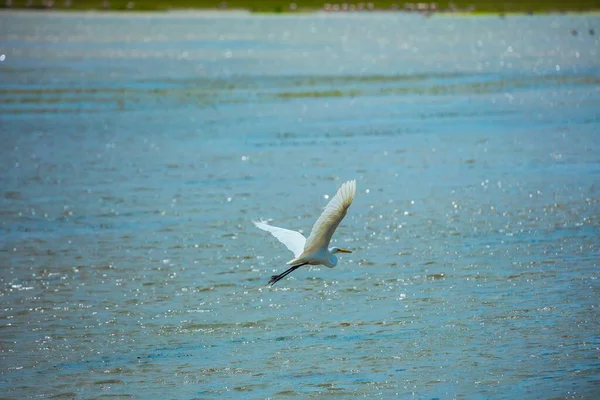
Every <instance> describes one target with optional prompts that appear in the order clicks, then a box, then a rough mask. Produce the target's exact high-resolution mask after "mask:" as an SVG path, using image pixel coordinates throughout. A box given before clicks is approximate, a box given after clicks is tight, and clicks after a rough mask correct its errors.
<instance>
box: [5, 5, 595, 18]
mask: <svg viewBox="0 0 600 400" xmlns="http://www.w3.org/2000/svg"><path fill="white" fill-rule="evenodd" d="M11 12H25V13H36V12H37V13H48V14H55V13H56V14H58V13H64V14H75V13H97V14H107V15H108V14H119V15H135V14H168V13H172V14H185V13H194V14H207V15H209V14H212V15H214V14H216V15H228V14H229V15H235V14H243V15H282V16H284V15H285V16H291V15H315V14H321V15H340V16H341V15H363V16H366V15H393V14H397V15H414V16H418V15H422V16H423V17H434V16H436V17H486V16H494V17H498V16H500V17H511V16H524V15H528V16H541V15H581V16H600V9H598V10H595V9H594V10H585V11H581V10H571V11H562V10H561V11H538V12H533V13H531V12H519V11H509V12H498V11H483V10H477V11H473V12H468V11H437V12H431V13H419V12H407V11H404V10H383V9H381V10H378V9H375V10H373V11H369V12H351V11H337V12H335V11H334V12H331V11H325V10H323V9H303V10H299V11H267V10H258V11H256V10H251V9H247V8H228V9H219V8H200V7H198V8H167V9H131V10H123V9H102V8H51V9H47V8H6V7H0V13H11Z"/></svg>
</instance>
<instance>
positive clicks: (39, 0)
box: [0, 0, 600, 13]
mask: <svg viewBox="0 0 600 400" xmlns="http://www.w3.org/2000/svg"><path fill="white" fill-rule="evenodd" d="M325 4H330V5H332V8H334V10H335V11H338V10H347V11H356V10H360V9H364V10H365V11H364V12H368V10H369V9H375V10H405V9H406V8H408V9H414V10H415V12H416V10H417V8H418V7H417V5H418V4H421V5H422V7H421V11H423V12H424V11H428V10H430V9H431V8H432V7H431V4H435V8H434V10H435V11H436V12H440V11H442V12H445V11H468V12H475V13H547V12H568V11H574V12H583V11H597V10H600V0H569V1H567V0H562V1H547V0H523V1H518V0H504V1H502V0H501V1H494V0H470V1H469V0H466V1H463V0H456V1H451V2H437V1H428V2H419V1H409V2H405V1H397V0H378V1H330V0H0V7H2V8H5V9H6V8H17V9H53V10H113V11H116V10H137V11H164V10H172V9H229V10H231V9H244V10H250V11H254V12H291V11H312V10H320V9H323V8H324V5H325ZM425 5H427V6H426V8H425Z"/></svg>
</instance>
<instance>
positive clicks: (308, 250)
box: [252, 180, 356, 285]
mask: <svg viewBox="0 0 600 400" xmlns="http://www.w3.org/2000/svg"><path fill="white" fill-rule="evenodd" d="M355 193H356V181H355V180H351V181H348V182H345V183H344V184H342V186H341V187H340V188H339V190H338V191H337V193H336V195H335V196H334V197H333V198H332V199H331V200H330V201H329V203H328V204H327V206H326V207H325V210H323V213H321V216H320V217H319V218H318V219H317V222H315V224H314V226H313V228H312V230H311V232H310V235H309V236H308V239H306V238H305V237H304V236H303V235H302V234H301V233H300V232H296V231H291V230H289V229H283V228H278V227H276V226H271V225H269V224H267V223H266V222H263V221H252V222H254V225H256V227H257V228H260V229H262V230H264V231H267V232H270V233H271V234H272V235H273V236H275V237H276V238H277V239H278V240H279V241H280V242H281V243H283V244H284V245H285V246H286V247H287V248H288V249H289V250H291V251H292V253H294V258H293V259H292V260H290V261H288V262H287V265H291V268H289V269H288V270H286V271H285V272H283V273H281V274H279V275H273V276H272V277H271V280H270V281H269V283H270V284H271V285H273V284H275V283H276V282H277V281H279V280H281V279H283V278H284V277H286V276H287V275H289V274H290V273H292V272H294V271H295V270H296V269H298V268H300V267H301V266H303V265H307V264H310V265H325V266H326V267H329V268H333V267H335V266H336V265H337V262H338V259H337V257H336V256H335V254H336V253H352V252H351V251H350V250H346V249H341V248H339V247H332V248H328V246H329V242H330V241H331V237H332V236H333V233H334V232H335V230H336V228H337V227H338V225H339V224H340V222H341V221H342V219H344V217H345V216H346V213H347V212H348V207H350V204H352V200H354V195H355Z"/></svg>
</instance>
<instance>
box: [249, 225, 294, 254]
mask: <svg viewBox="0 0 600 400" xmlns="http://www.w3.org/2000/svg"><path fill="white" fill-rule="evenodd" d="M252 222H253V223H254V225H256V227H257V228H259V229H262V230H263V231H267V232H270V233H271V235H273V236H275V237H276V238H277V240H279V241H280V242H281V243H283V244H284V245H285V247H287V248H288V249H290V250H291V251H292V253H294V257H298V256H299V255H300V254H302V252H303V251H304V244H305V243H306V238H305V237H304V236H303V235H302V234H301V233H300V232H296V231H291V230H289V229H283V228H278V227H276V226H271V225H269V224H267V223H266V222H264V221H252Z"/></svg>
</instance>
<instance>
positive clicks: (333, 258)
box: [327, 252, 338, 268]
mask: <svg viewBox="0 0 600 400" xmlns="http://www.w3.org/2000/svg"><path fill="white" fill-rule="evenodd" d="M337 262H338V259H337V257H336V256H335V255H334V254H333V253H332V252H329V263H327V266H328V267H329V268H333V267H335V266H336V265H337Z"/></svg>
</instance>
